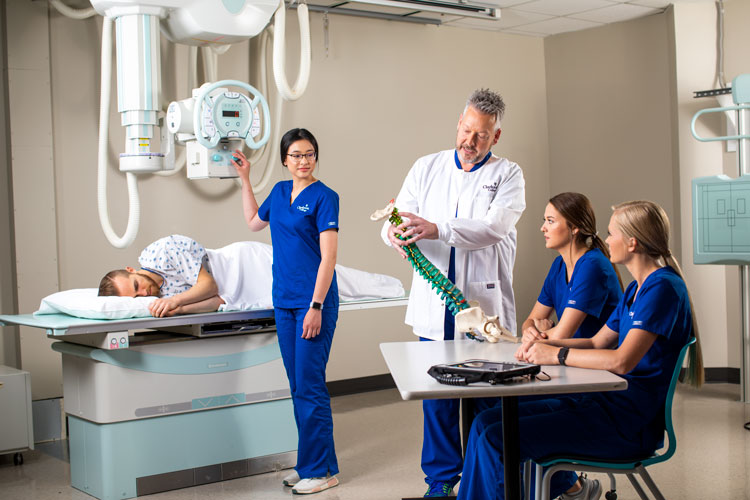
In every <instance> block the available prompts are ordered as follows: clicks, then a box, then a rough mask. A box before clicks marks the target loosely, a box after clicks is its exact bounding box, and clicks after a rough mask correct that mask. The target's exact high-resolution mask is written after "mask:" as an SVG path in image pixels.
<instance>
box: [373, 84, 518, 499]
mask: <svg viewBox="0 0 750 500" xmlns="http://www.w3.org/2000/svg"><path fill="white" fill-rule="evenodd" d="M504 111H505V104H504V102H503V100H502V97H500V95H498V94H497V93H495V92H492V91H490V90H487V89H479V90H476V91H474V92H473V93H472V94H471V96H470V97H469V99H468V101H467V103H466V107H465V109H464V111H463V113H462V114H461V115H460V117H459V119H458V132H457V134H456V147H455V149H451V150H447V151H441V152H439V153H435V154H431V155H428V156H424V157H422V158H420V159H418V160H417V161H416V162H415V163H414V166H413V167H412V168H411V170H410V171H409V173H408V174H407V176H406V180H405V181H404V184H403V186H402V188H401V191H400V192H399V194H398V197H397V198H396V208H398V210H399V213H400V214H401V216H402V217H403V218H404V224H402V225H401V226H398V227H395V226H392V225H390V224H388V223H386V224H385V225H384V227H383V232H382V236H383V240H384V241H385V242H386V244H389V245H391V246H393V247H394V248H395V249H396V250H397V251H398V252H399V253H400V254H401V255H402V256H403V257H404V258H405V257H406V254H405V253H404V251H403V249H402V248H401V247H402V246H404V245H408V244H410V243H415V242H418V246H419V248H420V250H421V251H422V253H423V254H424V255H425V256H426V257H427V258H428V259H430V261H431V262H432V263H433V264H434V265H435V266H436V267H437V268H438V269H440V270H441V271H442V272H443V274H445V275H446V276H448V278H449V279H450V280H451V281H453V282H454V283H455V284H456V285H457V286H458V287H459V288H460V289H461V290H462V291H463V292H464V296H465V297H466V298H467V299H468V300H477V301H479V303H480V305H481V307H482V309H483V310H484V312H485V313H486V314H487V315H497V316H499V320H500V324H501V325H503V326H504V327H506V328H507V329H508V330H510V331H511V332H514V333H515V331H516V311H515V301H514V297H513V287H512V285H513V264H514V262H515V257H516V228H515V225H516V222H518V219H519V218H520V217H521V214H522V213H523V211H524V209H525V208H526V202H525V194H524V185H525V183H524V179H523V173H522V172H521V168H520V167H519V166H518V165H517V164H516V163H513V162H512V161H509V160H507V159H505V158H499V157H497V156H495V155H493V154H492V153H491V152H490V148H491V147H492V146H494V145H495V144H497V141H498V140H499V139H500V133H501V128H500V122H501V120H502V117H503V113H504ZM396 234H400V235H401V236H403V237H404V238H406V240H405V241H402V240H399V239H397V238H396ZM406 323H407V324H409V325H411V326H412V328H413V330H414V333H415V334H416V335H418V336H419V337H420V339H421V340H452V339H453V338H454V333H455V323H454V321H453V315H452V314H451V313H450V311H449V310H448V308H446V307H445V305H444V303H443V302H442V301H441V299H440V297H439V296H438V295H437V294H436V293H435V291H434V290H432V288H431V287H430V284H429V283H428V282H427V281H426V280H425V279H423V278H422V277H421V276H419V274H417V273H416V272H415V273H414V276H413V281H412V287H411V293H410V297H409V305H408V307H407V309H406ZM495 403H496V400H492V401H477V405H476V407H477V408H476V409H477V411H480V410H482V409H484V408H486V407H487V406H490V405H494V404H495ZM423 410H424V438H423V444H422V470H423V471H424V473H425V476H426V478H425V482H427V484H428V490H427V493H426V494H425V497H440V496H449V495H450V494H452V490H453V487H454V486H455V484H456V483H457V482H458V480H459V479H460V473H461V468H462V464H463V460H462V455H461V439H460V432H459V413H460V412H459V401H458V400H426V401H424V403H423Z"/></svg>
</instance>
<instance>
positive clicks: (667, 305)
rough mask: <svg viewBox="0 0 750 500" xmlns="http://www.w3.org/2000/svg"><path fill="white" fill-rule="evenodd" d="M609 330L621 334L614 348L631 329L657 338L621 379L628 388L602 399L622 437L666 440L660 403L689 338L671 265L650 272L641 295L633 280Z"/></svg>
mask: <svg viewBox="0 0 750 500" xmlns="http://www.w3.org/2000/svg"><path fill="white" fill-rule="evenodd" d="M636 292H638V296H637V297H636ZM607 326H608V327H609V328H611V329H612V330H613V331H615V332H618V333H619V339H618V342H617V345H618V346H619V345H622V343H623V341H624V340H625V337H626V336H627V335H628V332H629V331H630V330H631V329H633V328H637V329H641V330H646V331H647V332H651V333H655V334H656V335H657V339H656V340H655V341H654V343H653V345H652V346H651V348H650V349H649V350H648V352H647V353H646V354H645V356H643V358H642V359H641V361H640V362H639V363H638V364H637V365H636V367H635V368H633V370H632V371H630V372H629V373H627V374H625V375H623V377H624V378H625V379H627V381H628V388H627V390H625V391H613V392H607V393H601V395H600V396H601V397H603V398H605V399H606V400H607V401H608V403H609V404H608V406H609V407H610V408H612V414H613V415H616V416H617V418H616V420H617V421H618V430H619V431H620V432H621V433H623V434H624V435H626V436H628V435H630V436H633V435H636V434H637V433H638V432H642V433H643V434H642V437H643V438H645V439H647V440H648V439H651V440H654V442H655V443H660V442H661V441H662V440H663V438H664V402H665V400H666V395H667V390H668V389H669V383H670V381H671V379H672V372H673V370H674V368H675V363H676V362H677V356H678V355H679V353H680V350H681V349H682V347H683V346H684V345H685V344H686V343H687V342H688V340H689V339H690V338H691V337H692V335H693V318H692V315H691V310H690V300H689V298H688V292H687V287H686V286H685V282H684V281H683V280H682V278H680V276H679V275H678V274H677V273H676V272H675V270H674V269H672V268H671V267H669V266H667V267H662V268H660V269H658V270H656V271H654V272H652V273H651V274H649V275H648V276H647V277H646V280H645V281H644V282H643V285H642V286H641V290H640V291H638V283H637V282H635V281H633V282H632V283H631V284H630V285H628V288H627V289H626V290H625V294H624V295H623V297H622V300H621V301H620V304H619V305H618V306H617V309H615V312H614V313H612V316H610V318H609V320H608V321H607ZM644 424H645V426H644Z"/></svg>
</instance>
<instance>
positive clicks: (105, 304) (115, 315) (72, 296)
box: [34, 288, 156, 319]
mask: <svg viewBox="0 0 750 500" xmlns="http://www.w3.org/2000/svg"><path fill="white" fill-rule="evenodd" d="M97 293H98V290H97V289H96V288H77V289H74V290H64V291H62V292H57V293H53V294H52V295H48V296H47V297H45V298H43V299H42V303H41V304H39V310H38V311H37V312H35V313H34V314H59V313H64V314H68V315H70V316H75V317H77V318H87V319H127V318H143V317H147V316H151V313H150V312H149V310H148V305H149V304H150V303H151V302H153V301H154V300H155V299H156V297H99V296H98V295H97Z"/></svg>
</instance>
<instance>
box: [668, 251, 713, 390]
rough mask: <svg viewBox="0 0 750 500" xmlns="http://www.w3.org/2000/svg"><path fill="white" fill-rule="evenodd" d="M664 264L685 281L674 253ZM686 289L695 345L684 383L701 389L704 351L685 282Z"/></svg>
mask: <svg viewBox="0 0 750 500" xmlns="http://www.w3.org/2000/svg"><path fill="white" fill-rule="evenodd" d="M662 258H663V259H664V263H665V264H666V265H668V266H669V267H671V268H672V269H674V270H675V272H676V273H677V274H678V275H679V276H680V278H682V281H685V276H684V275H683V274H682V268H681V267H680V263H679V262H677V259H676V258H675V256H674V255H672V252H669V251H668V252H667V255H665V256H663V257H662ZM685 288H686V289H687V294H688V301H689V302H690V315H691V316H692V320H693V336H694V337H695V344H693V345H692V346H690V350H689V351H688V365H687V369H686V370H685V379H684V382H685V383H686V384H688V385H692V386H693V387H700V386H702V385H703V383H704V382H705V381H706V380H705V378H706V377H705V371H704V369H703V349H702V348H701V339H700V334H699V333H698V320H697V319H696V317H695V307H694V306H693V297H692V296H691V295H690V289H688V288H687V281H685Z"/></svg>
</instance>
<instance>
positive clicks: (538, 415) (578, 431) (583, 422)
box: [458, 396, 654, 500]
mask: <svg viewBox="0 0 750 500" xmlns="http://www.w3.org/2000/svg"><path fill="white" fill-rule="evenodd" d="M603 403H604V401H603V400H601V399H599V398H596V397H565V396H563V397H559V398H550V399H543V400H535V401H534V400H532V401H520V402H519V404H518V419H519V422H518V423H519V434H520V436H519V438H520V444H521V466H523V463H524V462H525V461H526V460H528V459H531V460H535V459H541V458H545V457H549V456H551V455H562V454H575V455H580V456H588V457H592V458H608V459H615V458H623V459H625V458H631V457H636V456H643V455H644V454H648V453H650V452H652V451H653V450H654V448H653V447H650V449H644V446H643V444H642V443H638V441H640V440H639V439H633V437H632V436H631V437H623V436H622V435H621V434H620V433H619V432H618V431H617V427H616V426H615V422H614V421H613V419H612V418H611V417H610V415H609V413H608V412H607V407H606V404H603ZM647 448H648V447H647ZM575 480H576V475H575V473H574V472H562V471H561V472H557V473H556V474H555V475H554V476H553V477H552V483H551V491H550V493H551V498H555V497H557V496H558V495H560V494H562V493H564V492H565V491H566V490H568V489H569V488H570V487H571V486H572V485H573V483H574V482H575ZM532 485H533V481H532ZM477 498H482V499H486V500H491V499H504V498H505V491H504V483H503V431H502V410H501V408H500V407H497V408H492V409H489V410H486V411H484V412H482V413H481V414H480V415H479V416H477V418H475V419H474V424H473V425H472V427H471V433H470V434H469V444H468V446H467V450H466V461H465V463H464V469H463V476H462V478H461V486H460V488H459V491H458V500H474V499H477Z"/></svg>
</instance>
